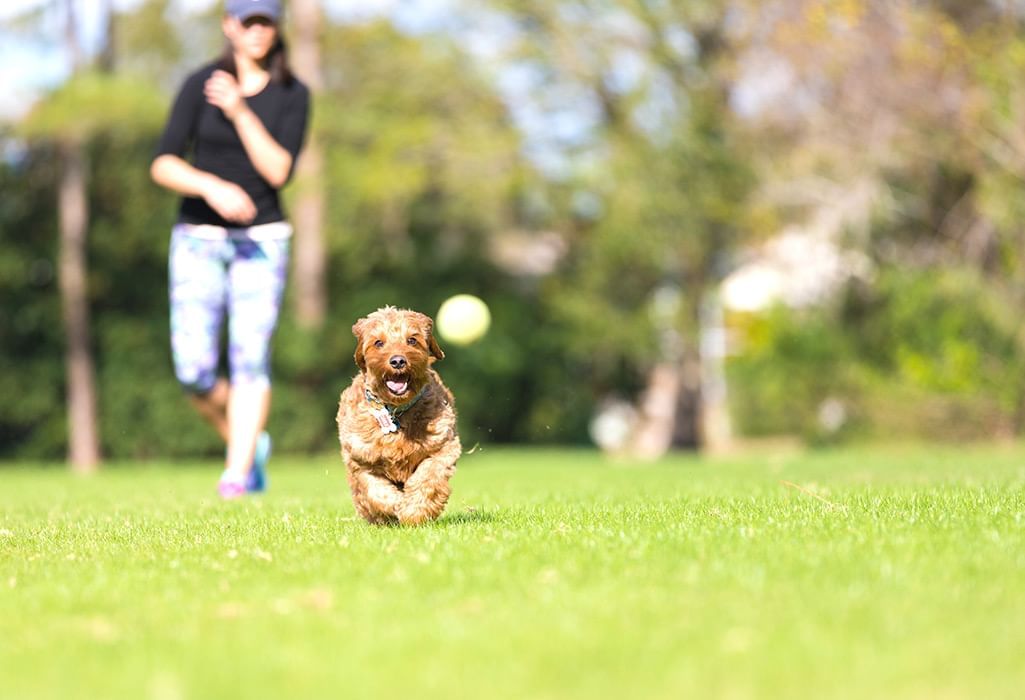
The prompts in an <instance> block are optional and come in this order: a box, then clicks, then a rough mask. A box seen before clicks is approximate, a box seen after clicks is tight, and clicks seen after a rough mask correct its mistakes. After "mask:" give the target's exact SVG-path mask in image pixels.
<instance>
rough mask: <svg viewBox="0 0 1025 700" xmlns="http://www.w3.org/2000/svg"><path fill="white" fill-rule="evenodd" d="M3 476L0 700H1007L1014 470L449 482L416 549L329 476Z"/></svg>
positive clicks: (746, 467) (312, 463)
mask: <svg viewBox="0 0 1025 700" xmlns="http://www.w3.org/2000/svg"><path fill="white" fill-rule="evenodd" d="M216 473H217V468H216V465H214V464H153V465H115V466H114V467H112V468H109V469H108V470H106V471H105V472H103V473H102V474H101V475H99V476H98V477H96V478H93V479H88V480H82V479H76V478H73V477H71V476H69V475H67V474H66V473H65V472H64V471H63V470H61V469H55V468H50V469H34V468H30V466H29V465H7V466H5V467H3V468H0V695H2V696H3V697H10V698H35V697H53V698H72V697H83V698H147V697H152V698H161V699H163V698H234V697H238V698H242V697H244V698H253V697H260V698H263V697H266V698H284V697H297V698H298V697H303V698H306V697H354V698H361V697H371V696H377V697H397V696H407V695H408V696H411V697H447V698H452V697H456V698H461V697H479V698H495V697H497V698H595V697H601V698H605V697H608V698H682V697H788V698H789V697H808V698H819V697H859V698H861V697H879V696H886V697H907V698H926V697H929V698H931V697H964V698H979V697H987V698H992V697H1015V696H1017V695H1018V694H1019V693H1020V690H1021V688H1023V687H1025V664H1023V663H1022V661H1021V659H1022V657H1021V650H1022V649H1023V648H1025V625H1023V624H1022V620H1025V595H1023V593H1022V592H1023V591H1025V537H1023V534H1022V533H1023V530H1022V528H1023V526H1025V521H1023V517H1025V516H1023V513H1025V449H1022V448H990V449H983V448H976V449H973V450H963V451H956V450H950V449H947V450H931V449H925V448H904V449H885V450H884V449H878V450H860V451H845V452H835V453H826V454H819V455H806V456H801V455H782V454H781V455H775V456H772V455H758V456H750V457H737V458H732V459H720V460H697V459H691V458H685V457H679V458H673V459H669V460H666V461H664V462H662V463H659V464H657V465H646V466H639V465H629V464H624V463H615V462H609V461H606V460H604V459H602V458H601V457H599V456H598V455H596V454H593V453H590V452H580V451H530V450H517V451H513V450H509V451H506V450H494V449H485V450H484V451H483V452H479V453H475V454H472V455H469V456H466V457H464V459H463V461H462V462H461V463H460V469H459V472H458V473H457V476H456V478H455V481H454V495H453V501H452V503H451V505H450V508H449V510H448V511H447V513H446V515H445V516H444V517H443V518H442V519H441V520H440V521H439V522H437V523H434V524H433V525H431V526H428V527H424V528H419V529H398V528H373V527H370V526H367V525H365V524H364V523H363V522H362V521H359V520H357V519H356V518H355V517H354V514H353V510H352V506H351V503H350V501H349V498H348V493H347V491H346V488H345V482H344V473H343V471H342V468H341V464H340V461H339V459H338V458H337V457H324V458H317V459H288V458H279V459H276V460H275V461H274V462H273V464H272V477H271V478H272V491H271V492H270V493H269V494H268V495H267V496H265V497H262V498H258V499H251V500H248V501H244V502H236V503H222V502H219V501H218V500H216V499H215V498H214V497H213V496H214V490H213V486H214V480H215V479H216Z"/></svg>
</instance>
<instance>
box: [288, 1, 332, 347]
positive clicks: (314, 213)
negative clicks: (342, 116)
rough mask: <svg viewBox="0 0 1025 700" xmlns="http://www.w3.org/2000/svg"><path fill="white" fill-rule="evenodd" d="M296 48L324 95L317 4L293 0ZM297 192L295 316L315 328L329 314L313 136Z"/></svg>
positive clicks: (309, 79) (320, 176) (319, 170)
mask: <svg viewBox="0 0 1025 700" xmlns="http://www.w3.org/2000/svg"><path fill="white" fill-rule="evenodd" d="M291 10H292V17H293V21H294V23H295V37H296V45H295V49H294V51H293V63H294V65H295V70H296V74H297V75H299V77H300V78H302V79H303V80H304V81H306V84H307V85H309V87H310V90H311V91H312V92H313V94H317V93H319V92H320V89H321V87H322V85H323V73H322V70H321V58H320V33H319V28H320V24H321V10H320V2H319V0H292V3H291ZM296 176H297V184H298V188H299V192H298V196H297V198H296V203H295V213H294V217H293V218H294V221H295V248H294V255H293V279H294V283H295V287H294V289H295V297H294V299H295V302H294V303H295V315H296V322H297V323H298V325H299V327H300V328H305V329H308V330H315V329H318V328H320V327H321V326H323V325H324V318H325V316H326V314H327V285H326V283H325V276H326V270H327V261H326V256H327V254H326V251H325V246H324V208H325V196H324V152H323V148H322V146H321V144H320V142H319V140H318V139H317V137H316V135H315V134H312V135H311V136H310V138H309V139H308V140H307V143H306V147H305V149H304V152H303V154H302V157H301V158H300V159H299V166H298V168H297V170H296Z"/></svg>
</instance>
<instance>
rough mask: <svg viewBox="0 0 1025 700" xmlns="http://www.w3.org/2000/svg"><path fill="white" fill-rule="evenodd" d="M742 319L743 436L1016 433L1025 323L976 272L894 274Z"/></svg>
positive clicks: (737, 364)
mask: <svg viewBox="0 0 1025 700" xmlns="http://www.w3.org/2000/svg"><path fill="white" fill-rule="evenodd" d="M741 323H746V324H747V326H746V327H743V332H744V337H745V338H746V343H745V344H744V347H743V351H742V353H741V354H740V355H739V356H737V357H735V358H733V359H732V360H731V361H730V363H729V373H730V379H731V390H732V392H733V395H732V397H731V400H732V409H733V413H734V416H735V417H736V419H737V420H738V422H739V424H740V426H741V429H742V430H743V431H744V432H750V433H752V434H771V433H778V432H791V433H803V434H805V435H806V436H807V437H809V438H811V439H813V440H835V439H843V438H851V437H862V438H864V437H870V436H871V437H885V438H902V437H903V438H909V439H910V438H914V437H922V438H928V439H936V440H963V439H973V438H974V439H981V438H988V437H993V436H1001V435H1007V434H1010V433H1011V432H1013V431H1016V430H1017V429H1018V428H1019V426H1018V425H1017V423H1016V422H1017V421H1019V420H1020V415H1019V412H1020V406H1019V401H1020V398H1019V397H1020V396H1021V393H1022V388H1023V387H1022V382H1023V380H1025V364H1023V362H1022V359H1021V354H1020V351H1019V345H1018V343H1019V339H1018V335H1019V324H1018V322H1017V320H1016V319H1015V314H1014V313H1013V312H1012V311H1011V310H1009V309H1007V307H1006V305H1005V304H1004V303H1003V299H1002V295H1001V289H1000V288H999V287H995V286H994V285H993V284H992V283H991V282H989V281H988V280H986V279H983V278H981V277H980V276H979V275H978V274H976V273H974V272H972V271H970V270H949V271H930V272H921V273H915V272H911V271H897V270H891V271H888V272H885V273H883V274H882V276H881V278H880V279H879V280H878V282H877V284H875V285H874V286H872V287H870V288H869V287H864V286H861V285H857V286H852V287H851V288H850V289H849V290H848V293H847V295H846V298H845V299H844V300H843V303H842V304H840V305H838V306H835V307H831V308H824V309H813V310H806V311H802V312H793V311H788V310H785V309H777V310H776V311H775V312H774V313H772V314H770V315H768V316H766V317H764V318H748V319H743V321H741ZM827 402H837V405H839V406H842V409H843V411H844V413H845V420H844V421H842V424H841V425H838V426H833V427H829V426H828V425H826V424H828V423H829V419H828V418H826V417H824V416H823V411H824V410H825V409H824V407H825V406H826V404H827Z"/></svg>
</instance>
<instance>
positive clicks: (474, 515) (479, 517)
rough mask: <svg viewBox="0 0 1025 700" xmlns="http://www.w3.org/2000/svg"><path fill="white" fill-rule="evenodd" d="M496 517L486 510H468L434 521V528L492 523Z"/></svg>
mask: <svg viewBox="0 0 1025 700" xmlns="http://www.w3.org/2000/svg"><path fill="white" fill-rule="evenodd" d="M497 520H498V516H497V515H496V514H495V513H493V512H491V511H488V510H478V509H477V508H469V509H467V510H464V511H461V512H459V513H452V514H450V515H443V516H441V517H440V518H438V519H437V520H435V521H434V527H454V526H457V525H472V524H477V523H493V522H496V521H497Z"/></svg>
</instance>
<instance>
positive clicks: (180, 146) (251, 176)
mask: <svg viewBox="0 0 1025 700" xmlns="http://www.w3.org/2000/svg"><path fill="white" fill-rule="evenodd" d="M215 70H217V64H216V63H211V64H209V65H206V66H204V67H203V68H201V69H199V70H198V71H196V72H195V73H193V74H192V75H190V76H189V77H188V78H186V80H185V83H184V85H183V86H182V88H181V90H180V91H179V92H178V96H177V98H176V99H175V101H174V106H173V107H172V108H171V116H170V117H169V118H168V120H167V126H166V127H165V129H164V133H163V135H162V136H161V137H160V142H159V144H158V145H157V151H156V155H157V156H160V155H164V154H171V155H176V156H180V157H182V158H187V155H188V153H189V152H190V151H191V153H192V164H193V166H195V167H196V168H198V169H199V170H203V171H205V172H208V173H212V174H214V175H216V176H218V177H220V178H222V179H224V180H227V181H228V182H234V183H235V184H237V185H239V186H240V187H241V188H242V189H243V190H245V191H246V193H247V194H248V195H249V196H250V197H251V198H252V200H253V203H254V204H255V205H256V211H257V214H256V219H255V220H254V221H253V222H252V224H251V225H254V226H255V225H258V224H268V223H272V222H275V221H282V220H284V218H285V215H284V211H283V210H282V207H281V202H280V200H279V198H278V190H277V189H275V188H274V187H272V186H271V185H270V184H268V182H267V181H266V180H264V179H263V177H262V176H261V175H260V173H258V172H257V171H256V168H255V167H254V166H253V163H252V161H250V160H249V156H248V155H247V154H246V151H245V147H244V146H243V145H242V139H241V138H239V135H238V132H236V131H235V126H234V124H232V123H231V122H230V121H229V120H228V118H227V117H225V116H224V113H223V112H222V111H221V110H220V108H219V107H215V106H214V105H212V104H210V103H208V102H207V101H206V97H204V95H203V85H204V83H206V81H207V79H208V78H209V77H210V76H211V75H212V74H213V72H214V71H215ZM245 100H246V103H247V104H248V105H249V109H251V110H252V111H253V113H254V114H256V116H257V117H259V119H260V121H261V122H263V125H264V127H266V129H267V131H268V132H269V133H270V135H271V136H272V137H274V140H275V141H277V142H278V143H279V144H281V147H282V148H284V149H285V150H286V151H288V152H289V153H290V154H291V155H292V168H293V170H294V168H295V164H296V161H297V160H298V157H299V150H300V149H301V148H302V145H303V141H304V139H305V137H306V124H307V120H308V116H309V102H310V98H309V90H307V89H306V86H305V85H303V84H302V83H301V82H299V81H298V80H295V79H293V80H292V82H291V83H290V84H288V85H285V84H280V83H274V82H268V83H267V86H266V87H265V88H264V89H263V90H262V91H260V92H259V93H257V94H255V95H252V96H249V97H246V98H245ZM289 176H291V173H290V174H289ZM179 221H180V222H182V223H187V224H213V225H215V226H224V227H229V228H230V227H236V226H238V224H237V223H232V222H229V221H226V220H225V219H223V218H221V216H220V215H218V214H217V212H215V211H214V210H213V209H211V208H210V206H209V205H208V204H207V203H206V202H205V201H203V199H201V198H199V197H184V198H183V199H182V203H181V209H180V213H179Z"/></svg>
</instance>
